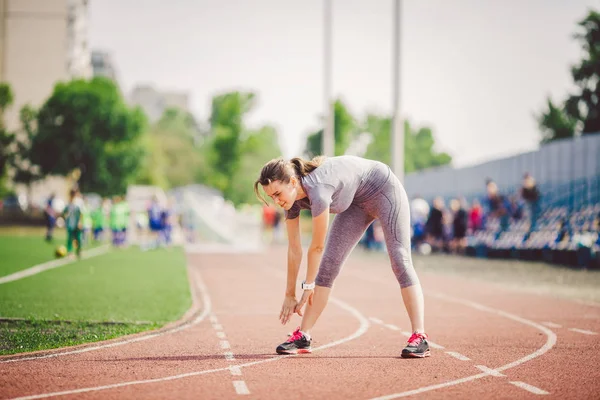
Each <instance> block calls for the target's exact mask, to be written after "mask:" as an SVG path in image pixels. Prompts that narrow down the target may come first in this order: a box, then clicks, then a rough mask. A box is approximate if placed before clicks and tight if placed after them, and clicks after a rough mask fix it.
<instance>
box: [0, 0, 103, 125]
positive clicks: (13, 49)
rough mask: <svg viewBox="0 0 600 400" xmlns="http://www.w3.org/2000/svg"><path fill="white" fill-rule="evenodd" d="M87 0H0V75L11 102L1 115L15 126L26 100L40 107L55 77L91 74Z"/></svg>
mask: <svg viewBox="0 0 600 400" xmlns="http://www.w3.org/2000/svg"><path fill="white" fill-rule="evenodd" d="M88 23H89V20H88V1H87V0H45V1H39V0H0V80H1V81H3V82H7V83H9V84H10V86H11V87H12V90H13V94H14V103H13V105H12V107H11V108H10V109H9V110H7V112H6V113H5V115H4V118H5V123H6V125H7V127H8V129H15V128H17V127H18V115H19V110H20V109H21V107H22V106H23V105H25V104H31V105H33V106H34V107H39V106H40V105H41V104H43V102H44V101H45V100H46V99H47V98H48V97H49V96H50V94H51V93H52V89H53V88H54V85H55V83H56V82H57V81H61V80H68V79H70V78H73V77H85V78H88V77H91V75H92V68H91V63H90V51H89V46H88Z"/></svg>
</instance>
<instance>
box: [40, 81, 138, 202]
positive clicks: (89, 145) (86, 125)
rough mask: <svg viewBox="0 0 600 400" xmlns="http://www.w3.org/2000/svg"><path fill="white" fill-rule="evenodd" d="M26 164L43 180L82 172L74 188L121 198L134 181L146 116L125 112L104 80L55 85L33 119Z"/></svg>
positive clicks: (116, 92) (112, 87)
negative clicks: (34, 166)
mask: <svg viewBox="0 0 600 400" xmlns="http://www.w3.org/2000/svg"><path fill="white" fill-rule="evenodd" d="M37 122H38V133H37V135H36V136H35V137H34V140H33V141H32V145H31V161H32V162H33V163H35V164H38V165H39V166H40V172H41V173H42V175H47V174H58V175H67V174H69V173H71V172H72V171H73V170H74V169H76V168H77V169H79V170H80V171H81V177H80V179H79V186H80V188H81V190H82V191H85V192H91V191H93V192H98V193H99V194H103V195H110V194H114V193H122V192H124V191H125V190H126V188H127V185H128V184H129V183H132V182H133V181H134V179H135V177H136V174H137V171H138V168H139V166H140V165H141V163H142V159H143V154H144V149H143V147H142V143H141V140H140V139H141V138H140V135H141V133H142V132H143V130H144V127H145V124H146V117H145V115H144V114H143V112H142V111H141V109H139V108H135V109H130V108H128V107H127V105H126V104H125V102H124V101H123V99H122V97H121V94H120V92H119V90H118V88H117V87H116V85H115V83H114V82H113V81H111V80H110V79H106V78H93V79H91V80H82V79H78V80H73V81H70V82H65V83H58V84H57V85H56V86H55V87H54V91H53V93H52V95H51V96H50V98H49V99H48V100H47V101H46V102H45V103H44V104H43V106H42V107H41V109H40V110H39V114H38V119H37Z"/></svg>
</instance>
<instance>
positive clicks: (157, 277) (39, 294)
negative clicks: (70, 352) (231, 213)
mask: <svg viewBox="0 0 600 400" xmlns="http://www.w3.org/2000/svg"><path fill="white" fill-rule="evenodd" d="M48 246H49V245H47V244H46V243H44V242H43V240H41V239H40V238H39V237H35V238H34V237H31V236H28V235H23V236H8V235H0V253H1V254H2V255H3V262H2V267H1V268H0V276H1V275H7V274H9V273H12V272H15V271H18V270H20V269H24V268H28V267H31V266H33V265H34V264H37V263H40V262H43V261H47V260H49V259H52V253H51V254H50V255H48ZM5 254H7V255H8V256H7V257H4V255H5ZM5 260H6V261H7V262H4V261H5ZM190 306H191V294H190V290H189V283H188V279H187V270H186V260H185V255H184V252H183V250H182V249H180V248H174V249H172V250H165V249H159V250H154V251H149V252H142V251H140V250H139V249H138V248H137V247H135V248H133V247H132V248H129V249H124V250H111V251H110V252H108V253H106V254H104V255H100V256H97V257H94V258H91V259H87V260H82V261H75V262H73V263H71V264H68V265H65V266H62V267H59V268H56V269H52V270H49V271H45V272H42V273H40V274H37V275H33V276H31V277H27V278H24V279H21V280H18V281H14V282H9V283H6V284H2V285H0V318H3V319H2V321H1V322H0V354H12V353H18V352H24V351H33V350H40V349H49V348H56V347H63V346H68V345H73V344H78V343H85V342H92V341H98V340H106V339H110V338H114V337H117V336H121V335H125V334H130V333H135V332H140V331H144V330H148V329H155V328H158V327H160V326H162V325H164V324H166V323H168V322H170V321H174V320H177V319H179V318H180V317H181V316H182V315H183V314H184V313H185V312H186V311H187V310H188V309H189V307H190ZM140 321H141V322H142V323H139V322H140ZM106 322H116V323H106Z"/></svg>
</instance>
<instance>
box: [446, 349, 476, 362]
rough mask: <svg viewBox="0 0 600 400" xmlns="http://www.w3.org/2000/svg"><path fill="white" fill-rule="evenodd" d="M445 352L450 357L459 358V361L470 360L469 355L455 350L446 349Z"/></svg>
mask: <svg viewBox="0 0 600 400" xmlns="http://www.w3.org/2000/svg"><path fill="white" fill-rule="evenodd" d="M446 354H449V355H451V356H452V357H454V358H457V359H459V360H460V361H470V360H471V359H470V358H469V357H467V356H463V355H462V354H460V353H457V352H455V351H447V352H446Z"/></svg>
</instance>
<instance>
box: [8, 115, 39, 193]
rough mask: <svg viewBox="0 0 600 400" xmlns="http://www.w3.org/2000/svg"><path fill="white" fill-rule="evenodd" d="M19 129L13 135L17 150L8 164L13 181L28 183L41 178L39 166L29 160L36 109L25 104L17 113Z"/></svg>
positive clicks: (35, 130)
mask: <svg viewBox="0 0 600 400" xmlns="http://www.w3.org/2000/svg"><path fill="white" fill-rule="evenodd" d="M19 120H20V121H21V131H20V132H18V134H17V135H15V138H16V139H15V145H16V148H17V150H16V151H15V153H14V154H13V156H12V158H11V160H10V165H11V167H12V169H13V171H14V176H13V181H14V182H17V183H23V184H25V185H30V184H32V183H33V182H35V181H37V180H39V179H41V178H42V175H41V174H40V169H39V166H37V165H35V164H32V162H31V154H32V153H31V150H32V148H31V145H32V143H33V140H34V138H35V136H36V134H37V127H36V121H37V110H36V109H35V108H33V107H31V106H30V105H25V106H23V107H22V108H21V111H20V113H19Z"/></svg>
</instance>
